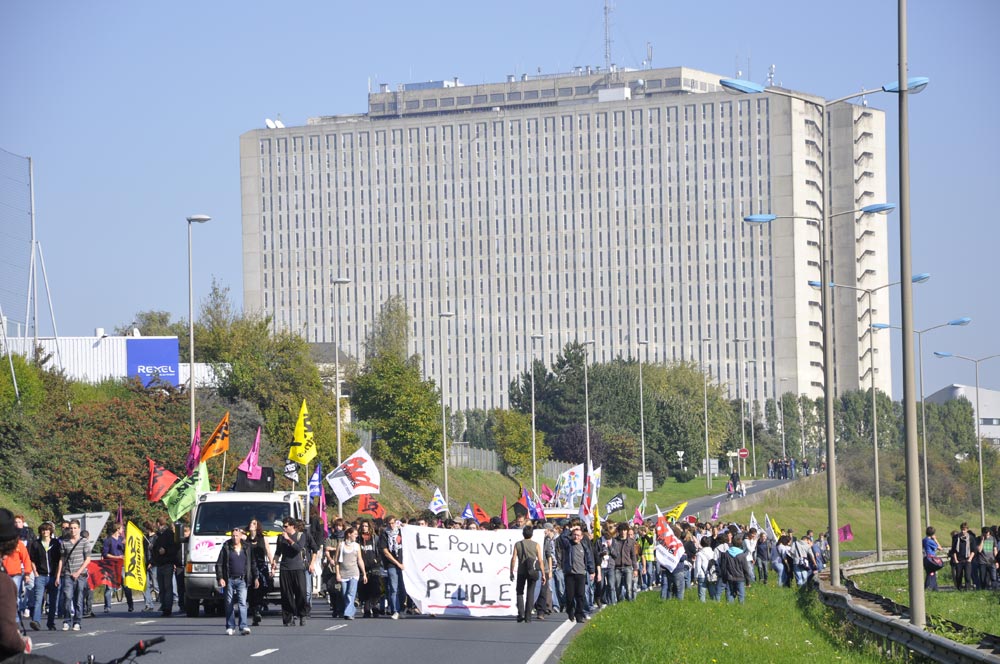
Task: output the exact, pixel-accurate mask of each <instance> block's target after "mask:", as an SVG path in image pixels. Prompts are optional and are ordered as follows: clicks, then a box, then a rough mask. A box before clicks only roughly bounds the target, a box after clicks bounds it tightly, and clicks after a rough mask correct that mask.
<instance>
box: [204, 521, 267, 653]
mask: <svg viewBox="0 0 1000 664" xmlns="http://www.w3.org/2000/svg"><path fill="white" fill-rule="evenodd" d="M245 536H246V533H245V532H244V531H243V528H241V527H240V526H236V527H234V528H233V535H232V539H230V540H228V541H227V542H226V543H225V544H223V545H222V550H221V551H220V552H219V559H218V560H217V561H216V562H215V579H216V581H218V582H219V587H220V588H222V589H223V590H224V591H225V592H226V634H228V635H229V636H232V635H233V634H234V633H235V631H236V628H237V627H239V630H240V634H243V635H244V636H246V635H247V634H249V633H250V627H249V626H247V589H248V588H250V587H254V588H256V587H258V585H259V584H260V580H259V579H258V578H257V568H256V567H255V566H254V565H253V562H252V561H251V560H250V552H249V551H248V550H247V548H246V547H245V546H243V538H244V537H245ZM237 611H238V612H239V615H238V616H237V615H236V612H237ZM237 618H239V625H237Z"/></svg>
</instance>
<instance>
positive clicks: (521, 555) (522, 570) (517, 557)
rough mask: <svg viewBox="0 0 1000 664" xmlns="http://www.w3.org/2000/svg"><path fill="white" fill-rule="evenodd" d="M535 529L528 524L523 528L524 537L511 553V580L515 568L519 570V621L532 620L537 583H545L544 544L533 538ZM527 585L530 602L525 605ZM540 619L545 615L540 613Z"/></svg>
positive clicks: (527, 621)
mask: <svg viewBox="0 0 1000 664" xmlns="http://www.w3.org/2000/svg"><path fill="white" fill-rule="evenodd" d="M534 531H535V529H534V528H533V527H532V526H530V525H528V526H525V527H524V528H523V529H522V530H521V534H522V535H524V539H523V540H521V541H520V542H518V543H517V544H515V545H514V551H513V553H511V554H510V580H511V581H513V580H514V570H517V622H525V623H529V622H531V606H532V604H533V603H534V601H535V584H536V583H537V582H539V581H540V582H542V583H545V574H544V573H543V572H542V560H544V557H543V556H542V545H541V544H539V543H538V542H535V541H533V540H532V539H531V535H532V534H533V533H534ZM525 586H527V595H528V603H527V607H526V606H525V602H524V596H525ZM538 619H539V620H545V617H544V616H543V615H542V614H541V613H539V614H538Z"/></svg>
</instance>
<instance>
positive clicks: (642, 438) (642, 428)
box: [636, 339, 649, 505]
mask: <svg viewBox="0 0 1000 664" xmlns="http://www.w3.org/2000/svg"><path fill="white" fill-rule="evenodd" d="M636 343H638V344H639V345H640V346H642V350H643V354H644V355H645V354H646V352H645V351H646V348H647V347H648V346H649V339H639V341H637V342H636ZM644 359H645V358H643V357H640V358H639V444H640V446H641V449H642V504H643V505H645V504H646V493H647V492H648V487H647V486H646V410H645V405H644V404H643V400H642V363H643V360H644Z"/></svg>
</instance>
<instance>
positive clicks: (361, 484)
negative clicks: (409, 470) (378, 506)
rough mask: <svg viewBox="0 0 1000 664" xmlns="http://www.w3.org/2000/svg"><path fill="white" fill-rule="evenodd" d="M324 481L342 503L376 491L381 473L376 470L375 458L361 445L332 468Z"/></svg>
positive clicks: (380, 479)
mask: <svg viewBox="0 0 1000 664" xmlns="http://www.w3.org/2000/svg"><path fill="white" fill-rule="evenodd" d="M326 481H327V482H329V484H330V487H331V488H332V489H333V492H334V493H336V494H337V500H339V501H340V502H341V503H344V502H346V501H347V500H348V499H350V498H352V497H354V496H359V495H361V494H363V493H378V492H379V485H380V484H381V483H382V474H381V473H380V472H379V471H378V467H377V466H376V465H375V460H374V459H372V458H371V456H369V455H368V452H366V451H365V448H363V447H362V448H359V449H358V451H357V452H355V453H354V454H352V455H351V456H349V457H347V458H346V459H344V462H343V463H342V464H340V465H339V466H337V467H336V468H334V470H333V472H331V473H330V474H329V475H327V476H326Z"/></svg>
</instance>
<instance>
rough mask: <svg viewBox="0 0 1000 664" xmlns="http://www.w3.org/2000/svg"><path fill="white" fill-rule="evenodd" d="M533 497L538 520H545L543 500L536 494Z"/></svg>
mask: <svg viewBox="0 0 1000 664" xmlns="http://www.w3.org/2000/svg"><path fill="white" fill-rule="evenodd" d="M532 495H533V496H534V500H533V501H532V502H533V504H534V505H535V518H536V519H544V518H545V508H544V507H543V506H542V499H541V498H540V497H539V496H537V495H534V494H532Z"/></svg>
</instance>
